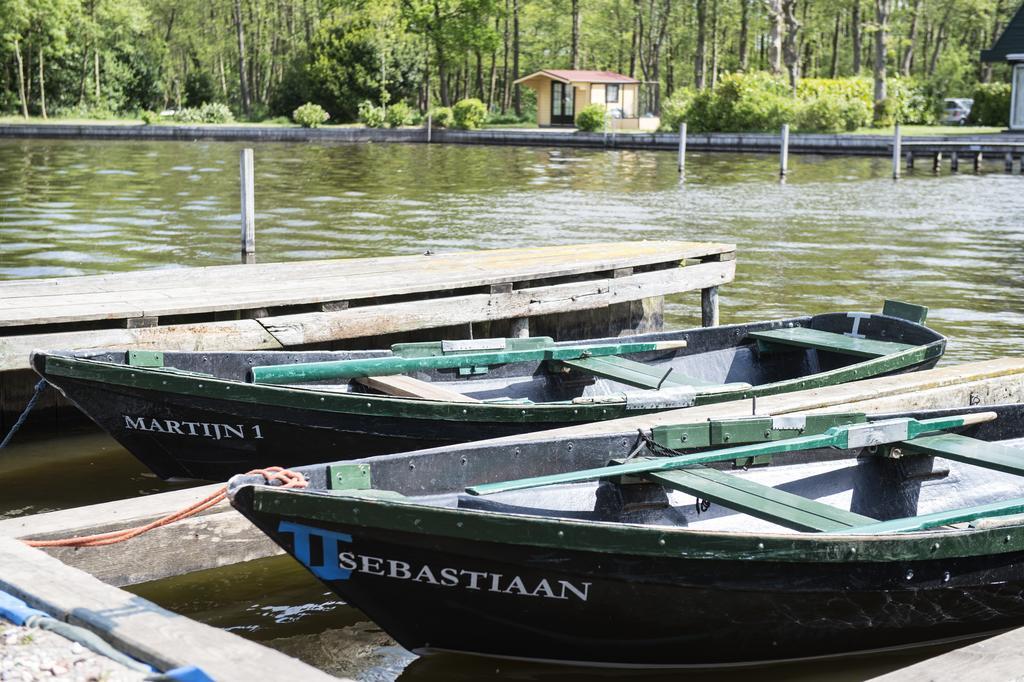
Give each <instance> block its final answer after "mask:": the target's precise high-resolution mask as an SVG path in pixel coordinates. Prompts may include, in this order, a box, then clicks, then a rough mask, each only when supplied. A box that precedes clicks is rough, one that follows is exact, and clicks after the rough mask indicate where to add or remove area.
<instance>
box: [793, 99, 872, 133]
mask: <svg viewBox="0 0 1024 682" xmlns="http://www.w3.org/2000/svg"><path fill="white" fill-rule="evenodd" d="M870 123H871V105H870V104H869V103H868V102H865V101H864V100H863V99H861V98H860V97H844V96H842V95H838V94H834V93H822V94H819V95H817V96H816V97H812V98H810V99H807V100H802V101H800V102H799V104H798V105H797V112H796V127H797V129H798V130H805V131H808V132H814V133H838V132H842V131H844V130H845V131H853V130H856V129H857V128H861V127H863V126H866V125H869V124H870Z"/></svg>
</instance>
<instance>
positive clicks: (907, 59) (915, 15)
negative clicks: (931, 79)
mask: <svg viewBox="0 0 1024 682" xmlns="http://www.w3.org/2000/svg"><path fill="white" fill-rule="evenodd" d="M920 15H921V0H914V5H913V7H912V8H911V10H910V33H909V35H908V36H907V50H906V52H904V53H903V59H902V60H901V63H900V73H901V74H902V75H904V76H909V75H910V72H911V71H912V70H913V68H914V46H915V45H916V44H917V25H918V19H919V17H920Z"/></svg>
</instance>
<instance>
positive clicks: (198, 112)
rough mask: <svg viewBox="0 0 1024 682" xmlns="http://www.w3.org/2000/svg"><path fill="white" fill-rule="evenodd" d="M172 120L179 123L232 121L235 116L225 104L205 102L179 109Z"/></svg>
mask: <svg viewBox="0 0 1024 682" xmlns="http://www.w3.org/2000/svg"><path fill="white" fill-rule="evenodd" d="M174 120H175V121H179V122H181V123H232V122H233V121H234V120H235V116H234V114H232V113H231V109H229V108H228V107H227V105H226V104H220V103H219V102H207V103H205V104H203V105H202V106H199V107H185V108H184V109H179V110H178V111H176V112H175V114H174Z"/></svg>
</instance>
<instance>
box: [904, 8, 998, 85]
mask: <svg viewBox="0 0 1024 682" xmlns="http://www.w3.org/2000/svg"><path fill="white" fill-rule="evenodd" d="M1002 14H1003V0H996V6H995V8H994V10H993V11H992V34H991V35H990V36H989V37H988V40H987V41H986V42H987V44H989V45H994V44H995V42H996V39H997V38H998V37H999V20H1000V19H1001V18H1002ZM915 18H916V17H915ZM980 75H981V82H982V83H988V82H989V81H991V80H992V62H984V63H982V65H981V74H980Z"/></svg>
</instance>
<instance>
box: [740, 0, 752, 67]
mask: <svg viewBox="0 0 1024 682" xmlns="http://www.w3.org/2000/svg"><path fill="white" fill-rule="evenodd" d="M749 40H750V0H740V45H739V52H740V71H746V70H747V67H748V66H749V63H748V60H747V42H748V41H749Z"/></svg>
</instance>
